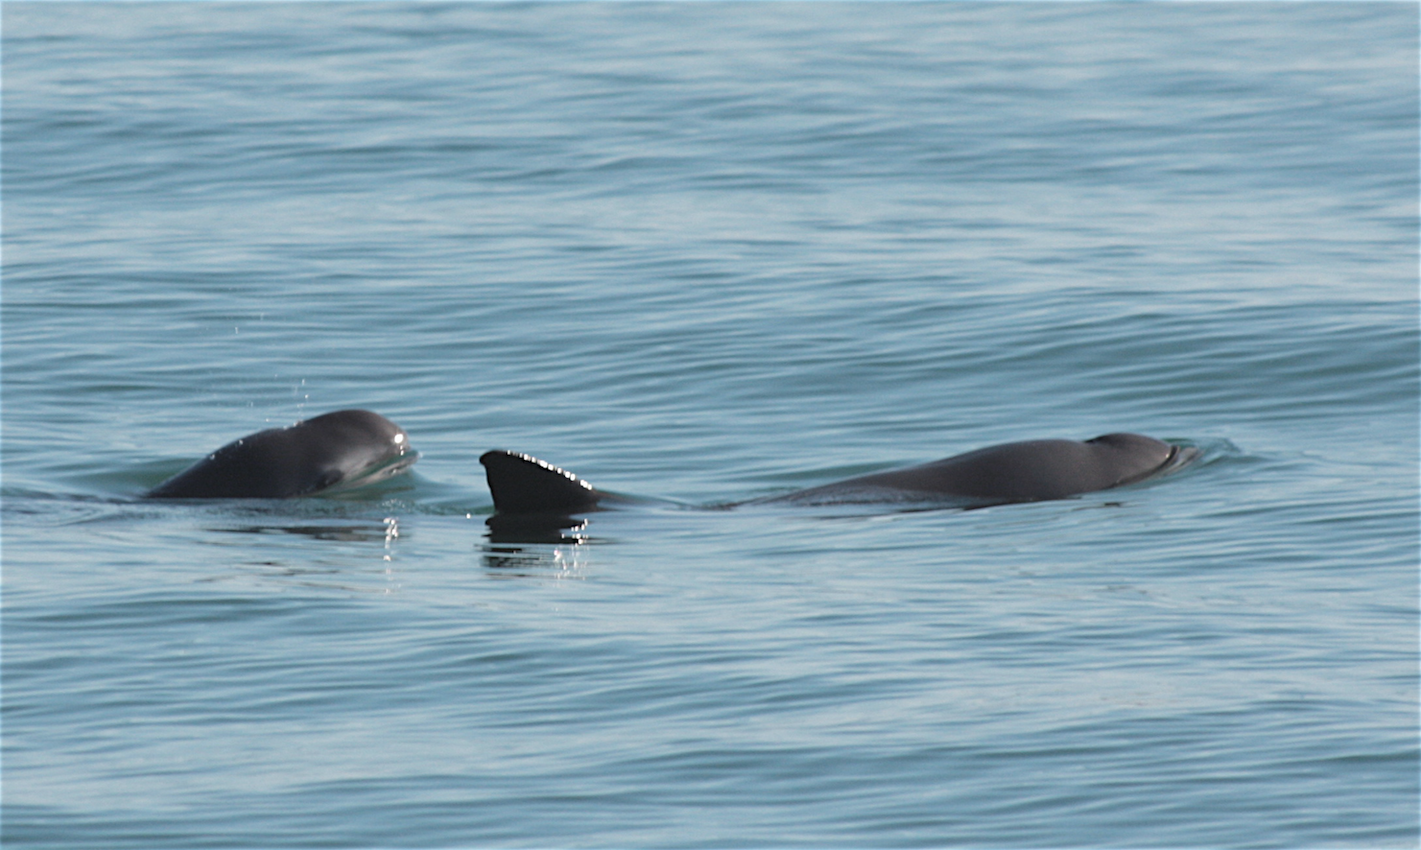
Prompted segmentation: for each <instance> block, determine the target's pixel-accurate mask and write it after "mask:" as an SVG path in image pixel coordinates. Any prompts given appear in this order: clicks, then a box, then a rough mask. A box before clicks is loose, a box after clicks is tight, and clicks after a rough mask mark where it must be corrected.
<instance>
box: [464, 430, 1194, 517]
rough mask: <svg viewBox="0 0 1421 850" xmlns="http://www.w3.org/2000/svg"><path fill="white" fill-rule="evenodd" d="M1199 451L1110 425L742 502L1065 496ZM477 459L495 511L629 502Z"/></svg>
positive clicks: (514, 464) (558, 473) (989, 500)
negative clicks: (1102, 430) (1104, 430)
mask: <svg viewBox="0 0 1421 850" xmlns="http://www.w3.org/2000/svg"><path fill="white" fill-rule="evenodd" d="M1197 453H1198V452H1197V450H1196V449H1193V448H1189V447H1179V446H1173V445H1170V444H1169V443H1166V442H1163V441H1161V440H1156V439H1154V438H1153V437H1145V436H1141V435H1140V434H1106V435H1104V436H1101V437H1096V438H1095V439H1093V440H1085V441H1079V440H1027V441H1025V442H1020V443H1004V444H1002V445H999V446H989V447H987V448H984V449H978V450H976V451H972V452H967V453H966V454H960V455H954V456H953V457H949V458H945V459H943V460H938V461H934V462H932V463H926V464H923V465H921V466H911V467H908V468H906V469H896V470H892V471H890V472H878V473H874V474H872V475H862V476H859V477H856V478H849V479H846V480H844V481H836V482H834V483H832V484H825V485H822V486H819V487H811V488H809V489H807V490H799V491H796V492H794V493H787V494H784V495H780V496H770V497H767V498H763V499H755V500H753V501H751V502H745V503H741V504H798V505H826V504H856V503H862V504H869V503H884V502H940V503H954V504H962V505H974V506H975V505H992V504H1006V503H1010V502H1035V501H1043V500H1046V499H1063V498H1066V497H1067V496H1074V495H1077V494H1079V493H1089V492H1093V491H1096V490H1109V489H1110V488H1112V487H1120V486H1123V485H1126V484H1134V483H1136V482H1139V481H1143V480H1145V479H1146V478H1150V477H1152V476H1154V475H1157V474H1161V473H1163V472H1166V471H1169V470H1173V469H1176V468H1178V467H1179V466H1182V465H1183V464H1184V463H1186V462H1187V461H1189V460H1191V459H1192V458H1193V457H1194V456H1195V455H1197ZM479 462H480V463H482V464H483V465H484V468H485V470H486V471H487V473H488V485H489V490H491V491H492V492H493V504H494V509H495V510H497V511H498V512H499V513H505V514H570V513H580V512H585V511H591V510H596V509H598V508H599V507H601V506H602V505H604V504H606V503H609V502H624V501H627V499H626V498H625V497H622V496H617V495H615V494H612V493H606V492H603V491H601V490H598V489H596V488H595V487H593V486H592V485H590V484H588V483H587V482H586V481H583V480H582V479H580V478H578V477H577V476H576V475H573V474H572V473H571V472H567V471H565V470H562V469H559V468H557V467H555V466H553V465H551V464H548V463H544V462H543V461H541V460H538V459H537V458H534V457H531V456H529V455H525V454H518V453H515V452H505V451H492V452H488V453H486V454H485V455H484V456H483V457H481V458H479Z"/></svg>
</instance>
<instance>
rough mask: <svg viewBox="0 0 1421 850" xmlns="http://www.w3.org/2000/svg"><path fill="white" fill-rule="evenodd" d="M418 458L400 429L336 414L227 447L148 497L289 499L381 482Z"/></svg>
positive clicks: (361, 415) (354, 414) (359, 414)
mask: <svg viewBox="0 0 1421 850" xmlns="http://www.w3.org/2000/svg"><path fill="white" fill-rule="evenodd" d="M418 458H419V452H416V451H415V450H414V449H413V448H411V447H410V444H409V437H408V435H406V434H405V431H404V429H403V428H401V427H400V426H398V425H396V424H395V423H393V422H391V421H390V420H388V419H386V418H385V417H383V416H381V415H380V414H378V413H372V412H370V411H368V410H338V411H336V412H334V413H326V414H323V415H321V416H317V417H315V418H314V419H307V420H305V421H302V422H297V423H296V424H295V425H291V426H289V427H286V428H271V429H268V430H266V431H258V432H257V433H255V434H249V435H247V436H245V437H243V438H241V439H240V440H236V441H234V442H231V443H228V444H227V445H225V446H223V447H222V448H220V449H218V450H217V451H215V452H213V453H212V454H210V455H208V456H207V457H205V458H203V459H202V460H200V461H198V462H197V463H195V464H193V465H192V466H190V467H188V468H187V469H185V470H183V471H182V472H180V473H178V474H177V475H174V476H173V477H172V478H169V479H168V480H167V481H164V482H163V483H162V484H159V485H158V486H157V487H154V488H153V489H152V490H150V491H149V492H148V493H147V497H148V498H151V499H289V498H292V497H295V496H312V495H315V494H317V493H322V492H327V491H331V490H344V489H349V488H352V487H360V486H363V485H366V484H371V483H374V482H375V481H383V480H384V479H386V478H390V477H391V476H394V475H398V474H399V473H401V472H404V471H405V470H406V469H408V468H409V467H410V466H411V465H412V464H413V463H414V462H415V461H416V460H417V459H418Z"/></svg>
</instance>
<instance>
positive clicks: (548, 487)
mask: <svg viewBox="0 0 1421 850" xmlns="http://www.w3.org/2000/svg"><path fill="white" fill-rule="evenodd" d="M479 463H481V464H483V465H484V469H485V470H486V471H487V472H488V488H489V490H491V491H493V507H494V509H495V510H497V511H499V512H500V513H510V514H566V513H574V512H577V511H587V510H591V509H593V508H595V507H597V502H598V500H600V499H601V497H602V494H601V493H598V492H597V491H596V490H594V489H593V488H592V485H591V484H588V483H587V482H586V481H583V480H582V479H581V478H578V477H577V476H576V475H573V474H572V473H571V472H568V471H566V470H563V469H558V468H557V467H556V466H553V465H552V464H550V463H544V462H543V461H541V460H538V459H537V458H535V457H532V456H531V455H525V454H520V453H518V452H505V451H491V452H486V453H485V454H484V456H483V457H481V458H479Z"/></svg>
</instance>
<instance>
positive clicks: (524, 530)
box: [483, 514, 590, 578]
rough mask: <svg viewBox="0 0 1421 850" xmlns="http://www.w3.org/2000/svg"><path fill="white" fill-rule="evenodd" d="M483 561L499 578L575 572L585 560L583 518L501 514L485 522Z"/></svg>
mask: <svg viewBox="0 0 1421 850" xmlns="http://www.w3.org/2000/svg"><path fill="white" fill-rule="evenodd" d="M486 524H487V525H488V541H487V543H485V544H484V550H483V564H484V567H485V568H487V569H489V570H492V571H493V574H494V575H495V576H496V577H499V578H548V577H549V576H553V577H566V576H569V575H575V574H579V573H580V572H581V571H582V569H583V567H584V566H585V565H586V563H587V544H588V543H589V542H590V538H589V537H588V536H587V535H586V534H585V533H583V532H584V531H585V530H586V529H587V520H585V519H576V518H573V517H568V516H501V515H498V514H495V515H494V516H491V517H489V518H488V520H487V521H486Z"/></svg>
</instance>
